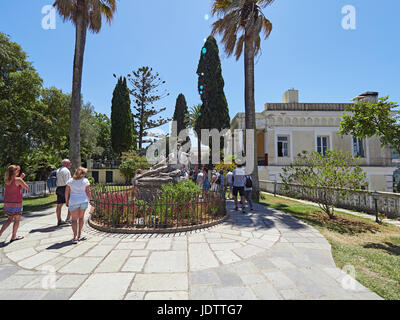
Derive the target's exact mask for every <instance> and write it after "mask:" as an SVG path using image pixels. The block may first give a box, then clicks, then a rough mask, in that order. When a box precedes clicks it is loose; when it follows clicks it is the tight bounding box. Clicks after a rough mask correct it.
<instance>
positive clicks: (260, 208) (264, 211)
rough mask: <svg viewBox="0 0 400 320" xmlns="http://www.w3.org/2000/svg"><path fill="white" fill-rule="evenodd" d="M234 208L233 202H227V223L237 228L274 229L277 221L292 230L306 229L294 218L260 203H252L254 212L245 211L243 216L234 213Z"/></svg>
mask: <svg viewBox="0 0 400 320" xmlns="http://www.w3.org/2000/svg"><path fill="white" fill-rule="evenodd" d="M234 206H235V205H234V203H233V201H227V212H228V215H229V219H228V220H227V222H229V223H231V224H233V225H234V226H237V227H257V228H260V229H272V228H275V227H276V224H275V221H276V220H278V221H279V222H280V223H282V224H283V225H285V226H287V227H288V228H289V229H292V230H301V229H305V228H307V226H305V225H304V224H302V223H300V222H299V220H297V219H296V218H295V217H292V216H290V215H289V214H287V213H285V212H277V211H276V210H271V209H270V208H268V207H266V206H264V205H262V204H260V203H256V202H254V209H255V210H254V211H249V210H248V209H246V214H243V213H242V211H241V210H240V211H235V210H234ZM239 209H240V207H239ZM271 218H273V219H271Z"/></svg>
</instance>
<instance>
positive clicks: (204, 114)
mask: <svg viewBox="0 0 400 320" xmlns="http://www.w3.org/2000/svg"><path fill="white" fill-rule="evenodd" d="M197 75H198V91H199V94H200V98H201V101H202V103H203V104H202V107H201V112H200V113H201V115H200V118H199V126H200V128H201V129H209V130H212V129H218V130H220V131H221V130H223V129H228V128H230V116H229V109H228V102H227V100H226V97H225V93H224V86H225V82H224V79H223V77H222V67H221V60H220V58H219V49H218V45H217V41H216V40H215V38H214V37H213V36H209V37H208V38H207V41H206V42H205V44H204V46H203V48H202V50H201V56H200V61H199V65H198V68H197ZM210 146H211V138H210ZM211 147H214V146H211ZM220 148H221V149H220V150H222V148H223V142H222V140H221V144H220ZM210 155H211V154H210Z"/></svg>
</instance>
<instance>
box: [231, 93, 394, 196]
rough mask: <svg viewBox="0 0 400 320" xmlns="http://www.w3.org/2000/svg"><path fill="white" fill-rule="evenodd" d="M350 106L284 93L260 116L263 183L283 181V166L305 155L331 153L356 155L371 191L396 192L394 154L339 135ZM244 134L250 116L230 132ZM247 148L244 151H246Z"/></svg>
mask: <svg viewBox="0 0 400 320" xmlns="http://www.w3.org/2000/svg"><path fill="white" fill-rule="evenodd" d="M364 99H366V100H369V101H371V102H376V101H377V100H378V93H377V92H366V93H364V94H361V95H359V96H358V97H356V98H353V101H362V100H364ZM349 104H351V103H300V102H299V92H298V91H297V90H294V89H291V90H288V91H286V92H285V93H284V95H283V101H282V103H267V104H265V108H264V111H263V112H261V113H257V114H256V127H257V130H256V135H257V153H258V166H259V176H260V180H276V181H281V178H280V174H281V173H282V169H283V167H284V166H287V165H289V164H290V163H292V162H293V161H294V158H295V157H296V155H297V154H299V153H301V152H302V151H304V150H306V151H308V152H312V151H317V152H320V153H325V152H326V150H342V151H344V152H351V154H353V155H354V156H359V157H360V158H361V161H362V162H361V163H362V165H361V166H362V168H363V170H364V171H365V172H366V174H367V177H368V182H369V188H370V190H376V191H386V192H392V191H393V172H394V170H395V169H396V168H395V167H394V166H393V164H392V152H391V150H390V148H386V147H382V146H381V143H380V141H379V139H378V137H372V138H366V139H362V140H360V139H357V138H355V137H352V136H342V135H340V134H339V127H340V122H341V119H342V116H343V113H344V112H345V108H346V106H347V105H349ZM244 129H245V114H244V113H239V114H237V115H236V116H235V117H234V119H233V120H232V122H231V130H232V131H233V130H244ZM242 148H243V147H242ZM243 149H245V148H243Z"/></svg>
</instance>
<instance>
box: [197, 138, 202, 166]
mask: <svg viewBox="0 0 400 320" xmlns="http://www.w3.org/2000/svg"><path fill="white" fill-rule="evenodd" d="M197 163H198V165H199V170H201V137H200V132H198V133H197Z"/></svg>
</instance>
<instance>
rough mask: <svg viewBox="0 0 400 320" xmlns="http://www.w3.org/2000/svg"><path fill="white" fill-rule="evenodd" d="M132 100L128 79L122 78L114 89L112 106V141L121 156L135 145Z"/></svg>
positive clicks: (116, 151) (113, 146)
mask: <svg viewBox="0 0 400 320" xmlns="http://www.w3.org/2000/svg"><path fill="white" fill-rule="evenodd" d="M132 123H133V119H132V112H131V100H130V98H129V89H128V86H127V84H126V78H122V77H120V78H119V79H118V83H117V85H116V87H115V89H114V93H113V99H112V106H111V141H112V148H113V151H114V152H115V153H117V154H119V155H121V154H122V153H123V152H127V151H129V149H130V148H131V147H132V144H133V126H132Z"/></svg>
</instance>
